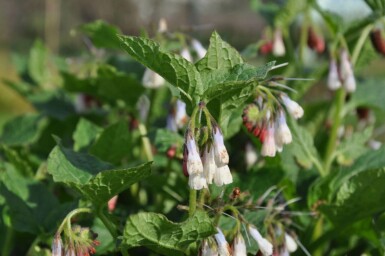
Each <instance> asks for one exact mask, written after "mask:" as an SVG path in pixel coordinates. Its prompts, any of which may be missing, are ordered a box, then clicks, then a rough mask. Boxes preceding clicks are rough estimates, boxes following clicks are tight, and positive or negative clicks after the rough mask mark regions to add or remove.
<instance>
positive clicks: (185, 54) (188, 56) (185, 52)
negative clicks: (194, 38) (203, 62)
mask: <svg viewBox="0 0 385 256" xmlns="http://www.w3.org/2000/svg"><path fill="white" fill-rule="evenodd" d="M180 55H181V56H182V57H183V58H185V59H186V60H188V61H189V62H192V61H193V58H192V56H191V54H190V51H189V49H188V48H186V47H184V48H183V49H182V50H181V51H180Z"/></svg>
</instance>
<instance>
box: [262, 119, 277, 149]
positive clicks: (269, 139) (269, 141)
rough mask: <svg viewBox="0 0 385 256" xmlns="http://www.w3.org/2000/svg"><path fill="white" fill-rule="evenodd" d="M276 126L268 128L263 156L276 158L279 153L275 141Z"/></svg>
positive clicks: (263, 145) (263, 146)
mask: <svg viewBox="0 0 385 256" xmlns="http://www.w3.org/2000/svg"><path fill="white" fill-rule="evenodd" d="M274 130H275V129H274V125H272V124H270V125H269V127H268V128H267V132H266V137H265V140H264V141H263V144H262V150H261V155H263V156H270V157H274V156H275V153H276V151H277V149H276V145H275V139H274Z"/></svg>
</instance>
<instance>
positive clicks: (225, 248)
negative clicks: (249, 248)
mask: <svg viewBox="0 0 385 256" xmlns="http://www.w3.org/2000/svg"><path fill="white" fill-rule="evenodd" d="M217 231H218V233H216V234H215V240H216V241H217V245H218V253H219V256H230V255H231V253H230V246H229V244H228V243H227V241H226V238H225V235H224V234H223V233H222V230H220V229H219V228H218V227H217Z"/></svg>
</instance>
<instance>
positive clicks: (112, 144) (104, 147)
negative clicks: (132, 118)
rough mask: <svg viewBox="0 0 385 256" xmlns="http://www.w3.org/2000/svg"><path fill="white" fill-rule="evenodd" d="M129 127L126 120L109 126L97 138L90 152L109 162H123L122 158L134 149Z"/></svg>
mask: <svg viewBox="0 0 385 256" xmlns="http://www.w3.org/2000/svg"><path fill="white" fill-rule="evenodd" d="M128 129H129V128H128V125H127V123H126V122H125V121H120V122H118V123H116V124H113V125H111V126H109V127H107V128H106V129H105V130H104V131H103V132H102V133H101V134H100V136H99V137H98V138H97V139H96V141H95V143H94V144H93V145H92V146H91V148H90V150H89V152H90V153H91V154H92V155H94V156H96V157H98V158H99V159H102V160H104V161H107V162H111V163H119V162H121V161H122V158H124V157H126V156H128V155H129V151H130V150H132V148H130V147H131V145H130V144H131V136H130V133H129V131H128Z"/></svg>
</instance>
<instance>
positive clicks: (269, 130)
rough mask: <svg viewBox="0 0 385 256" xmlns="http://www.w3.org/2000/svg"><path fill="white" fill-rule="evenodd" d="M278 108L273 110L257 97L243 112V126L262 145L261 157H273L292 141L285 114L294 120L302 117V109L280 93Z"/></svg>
mask: <svg viewBox="0 0 385 256" xmlns="http://www.w3.org/2000/svg"><path fill="white" fill-rule="evenodd" d="M277 102H278V103H277V104H278V108H276V109H277V110H275V109H274V108H272V107H271V105H270V104H269V102H265V100H264V99H263V98H262V96H259V97H258V99H257V100H256V102H254V103H253V104H250V105H248V106H247V107H246V108H245V109H244V111H243V116H242V118H243V124H244V126H245V127H246V128H247V130H248V131H249V132H251V133H252V134H253V135H254V136H256V137H258V138H259V139H260V141H261V143H262V151H261V155H263V156H270V157H274V156H275V154H276V152H277V151H278V152H281V151H282V149H283V145H285V144H289V143H291V141H292V135H291V132H290V129H289V127H288V125H287V123H286V115H285V111H284V110H283V106H285V107H286V110H287V112H288V113H289V114H290V115H291V116H292V117H293V118H295V119H298V118H301V117H302V116H303V113H304V111H303V109H302V107H301V106H300V105H299V104H298V103H297V102H295V101H293V100H292V99H290V98H289V96H287V95H286V94H283V93H281V94H280V95H279V97H277Z"/></svg>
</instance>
